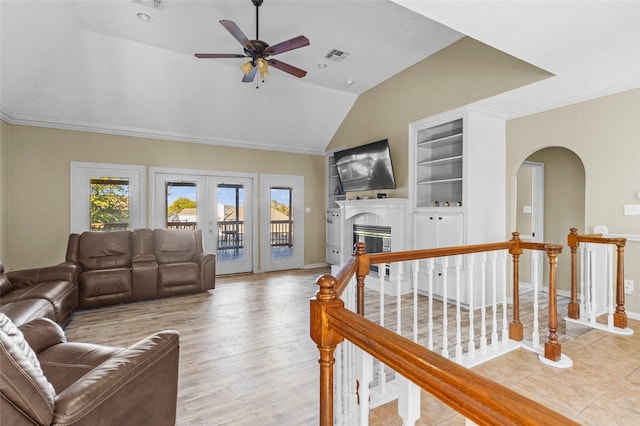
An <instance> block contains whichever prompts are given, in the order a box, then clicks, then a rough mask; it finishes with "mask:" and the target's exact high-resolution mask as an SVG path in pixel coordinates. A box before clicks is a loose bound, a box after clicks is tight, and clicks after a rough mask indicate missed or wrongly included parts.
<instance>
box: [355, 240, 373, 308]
mask: <svg viewBox="0 0 640 426" xmlns="http://www.w3.org/2000/svg"><path fill="white" fill-rule="evenodd" d="M353 256H356V283H357V286H356V292H357V293H356V300H357V301H358V305H357V309H358V311H357V312H358V314H360V315H362V316H364V279H365V277H366V276H367V275H369V267H370V263H369V255H368V254H367V252H366V247H365V244H364V243H362V242H360V243H356V244H355V250H354V253H353Z"/></svg>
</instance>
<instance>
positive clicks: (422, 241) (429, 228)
mask: <svg viewBox="0 0 640 426" xmlns="http://www.w3.org/2000/svg"><path fill="white" fill-rule="evenodd" d="M463 217H464V216H463V214H462V213H441V212H426V213H416V215H415V228H414V229H415V240H414V247H415V249H416V250H420V249H430V248H439V247H452V246H461V245H463V244H464V242H463V235H464V234H463V232H464V223H463Z"/></svg>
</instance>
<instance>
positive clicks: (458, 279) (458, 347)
mask: <svg viewBox="0 0 640 426" xmlns="http://www.w3.org/2000/svg"><path fill="white" fill-rule="evenodd" d="M455 262H456V266H455V267H456V361H457V362H458V363H461V362H462V330H461V329H460V327H461V322H462V317H461V316H460V299H461V297H462V295H461V294H460V289H461V286H462V275H461V271H462V256H456V257H455ZM445 332H446V331H445Z"/></svg>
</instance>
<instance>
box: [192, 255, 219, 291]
mask: <svg viewBox="0 0 640 426" xmlns="http://www.w3.org/2000/svg"><path fill="white" fill-rule="evenodd" d="M195 259H196V262H198V265H200V286H201V290H212V289H214V288H215V287H216V255H215V253H209V254H204V253H199V254H197V255H196V257H195Z"/></svg>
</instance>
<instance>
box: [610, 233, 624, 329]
mask: <svg viewBox="0 0 640 426" xmlns="http://www.w3.org/2000/svg"><path fill="white" fill-rule="evenodd" d="M626 241H627V240H626V239H625V240H624V241H620V242H617V243H616V246H617V248H618V267H617V271H616V274H617V277H616V312H615V313H614V314H613V326H614V327H618V328H627V313H626V312H625V310H624V246H625V243H626Z"/></svg>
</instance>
